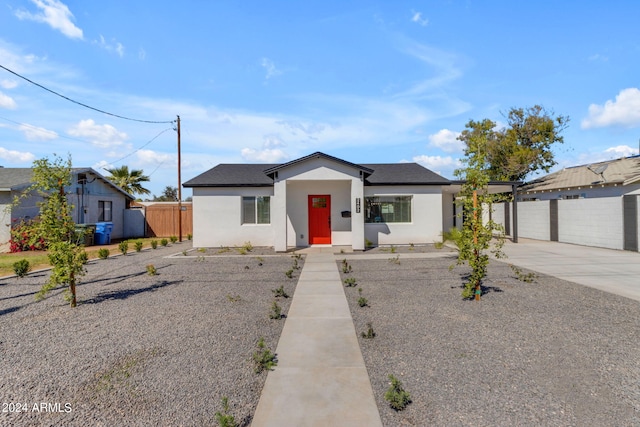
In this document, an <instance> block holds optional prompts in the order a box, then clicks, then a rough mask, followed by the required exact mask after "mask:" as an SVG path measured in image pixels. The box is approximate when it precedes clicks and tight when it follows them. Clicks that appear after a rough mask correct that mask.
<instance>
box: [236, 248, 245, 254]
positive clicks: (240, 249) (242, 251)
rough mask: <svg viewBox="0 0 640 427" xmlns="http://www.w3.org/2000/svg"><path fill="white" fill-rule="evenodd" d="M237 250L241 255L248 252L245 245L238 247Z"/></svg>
mask: <svg viewBox="0 0 640 427" xmlns="http://www.w3.org/2000/svg"><path fill="white" fill-rule="evenodd" d="M236 251H237V252H238V253H239V254H240V255H246V254H247V250H246V249H245V248H244V246H243V247H240V248H236Z"/></svg>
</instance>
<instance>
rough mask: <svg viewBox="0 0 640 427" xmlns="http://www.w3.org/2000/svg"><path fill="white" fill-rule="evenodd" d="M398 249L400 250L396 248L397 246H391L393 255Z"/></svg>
mask: <svg viewBox="0 0 640 427" xmlns="http://www.w3.org/2000/svg"><path fill="white" fill-rule="evenodd" d="M397 249H398V248H396V247H395V246H393V245H391V253H392V254H395V253H396V250H397Z"/></svg>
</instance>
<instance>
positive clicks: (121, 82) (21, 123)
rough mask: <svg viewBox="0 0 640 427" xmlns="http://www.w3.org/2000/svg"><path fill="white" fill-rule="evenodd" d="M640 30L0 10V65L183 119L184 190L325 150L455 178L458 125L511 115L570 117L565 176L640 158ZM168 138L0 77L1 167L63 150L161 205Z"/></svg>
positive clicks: (162, 128)
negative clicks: (140, 182)
mask: <svg viewBox="0 0 640 427" xmlns="http://www.w3.org/2000/svg"><path fill="white" fill-rule="evenodd" d="M638 16H640V3H638V2H636V1H632V0H626V1H617V0H612V1H608V2H601V1H592V0H587V1H581V2H578V1H565V2H559V1H546V0H540V1H535V2H514V1H506V0H505V1H497V0H486V1H471V0H467V1H455V0H449V1H429V2H426V1H402V0H399V1H393V2H390V1H383V0H380V1H378V0H367V1H349V2H344V1H333V0H323V1H306V2H291V1H277V0H275V1H269V2H265V1H246V0H245V1H205V0H186V1H184V2H179V3H176V2H165V1H162V0H156V1H146V0H145V1H143V0H138V1H134V2H132V1H129V0H127V1H124V0H110V1H108V2H95V1H90V2H87V1H79V0H77V1H71V0H64V1H60V0H2V7H0V65H2V66H4V67H6V68H9V69H11V70H13V71H15V72H17V73H19V74H21V75H23V76H25V77H27V78H29V79H31V80H33V81H35V82H37V83H39V84H42V85H44V86H46V87H48V88H49V89H51V90H54V91H56V92H59V93H62V94H64V95H66V96H67V97H69V98H72V99H74V100H77V101H79V102H82V103H85V104H88V105H90V106H93V107H96V108H98V109H101V110H105V111H108V112H111V113H114V114H117V115H121V116H126V117H130V118H135V119H141V120H151V121H171V120H174V119H175V118H176V115H180V117H181V131H182V132H181V136H182V178H183V181H186V180H187V179H190V178H192V177H194V176H196V175H198V174H200V173H202V172H204V171H205V170H207V169H209V168H211V167H213V166H215V165H217V164H218V163H228V162H270V163H276V162H284V161H287V160H292V159H295V158H297V157H300V156H304V155H307V154H310V153H312V152H315V151H323V152H326V153H327V154H331V155H334V156H337V157H340V158H343V159H345V160H348V161H351V162H355V163H358V162H362V163H375V162H401V161H414V162H418V163H420V164H422V165H424V166H426V167H428V168H430V169H431V170H433V171H436V172H439V173H441V174H442V175H444V176H446V177H449V178H451V177H452V172H453V170H454V169H455V168H456V167H457V166H458V163H457V162H458V159H459V158H460V157H461V155H462V151H461V145H460V143H459V141H457V140H456V139H455V138H456V136H457V134H458V132H460V131H462V130H463V129H464V125H465V123H467V122H468V121H469V120H470V119H474V120H481V119H484V118H489V119H492V120H494V121H497V122H499V123H500V122H504V118H503V115H502V113H506V112H507V111H508V110H509V109H510V108H511V107H529V106H533V105H535V104H541V105H543V106H544V107H545V108H547V109H548V110H552V111H554V112H555V113H556V114H561V115H565V116H569V117H570V119H571V121H570V126H569V128H568V129H566V130H565V132H564V133H563V135H564V137H565V143H564V144H563V145H561V146H558V147H557V148H556V158H557V160H558V163H559V165H558V167H563V166H571V165H576V164H584V163H590V162H594V161H598V160H604V159H611V158H617V157H621V156H625V155H632V154H637V153H638V141H639V139H640V129H639V128H640V89H639V88H640V26H638V24H637V17H638ZM176 140H177V138H176V132H175V131H174V130H173V129H172V125H171V124H146V123H140V122H135V121H130V120H122V119H118V118H115V117H113V116H108V115H104V114H100V113H98V112H95V111H92V110H89V109H86V108H83V107H81V106H79V105H76V104H73V103H71V102H68V101H66V100H63V99H61V98H59V97H56V96H55V95H52V94H50V93H48V92H46V91H44V90H42V89H40V88H38V87H36V86H33V85H31V84H29V83H28V82H26V81H24V80H22V79H20V78H18V77H16V76H15V75H12V74H11V73H9V72H7V71H5V70H3V69H0V165H3V166H5V167H28V166H31V164H32V162H33V160H34V159H38V158H42V157H47V156H51V155H52V154H53V153H57V154H59V155H63V156H66V154H67V153H70V154H71V156H72V159H73V163H74V166H91V167H94V168H95V169H97V170H98V171H100V172H102V173H105V174H106V172H105V171H104V170H103V169H102V168H103V167H113V166H120V165H123V164H126V165H129V167H130V168H135V169H143V170H144V172H145V173H146V174H149V175H151V182H150V183H149V185H148V187H149V189H151V190H152V192H153V193H154V194H160V193H161V192H162V189H163V188H164V187H165V186H167V185H173V186H175V185H176V184H177V149H176V146H177V144H176ZM187 195H188V193H187V192H184V196H187Z"/></svg>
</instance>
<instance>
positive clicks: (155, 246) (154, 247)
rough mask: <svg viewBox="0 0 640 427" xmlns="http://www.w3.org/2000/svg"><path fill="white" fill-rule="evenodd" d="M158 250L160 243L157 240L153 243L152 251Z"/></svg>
mask: <svg viewBox="0 0 640 427" xmlns="http://www.w3.org/2000/svg"><path fill="white" fill-rule="evenodd" d="M157 248H158V241H157V240H152V241H151V249H157Z"/></svg>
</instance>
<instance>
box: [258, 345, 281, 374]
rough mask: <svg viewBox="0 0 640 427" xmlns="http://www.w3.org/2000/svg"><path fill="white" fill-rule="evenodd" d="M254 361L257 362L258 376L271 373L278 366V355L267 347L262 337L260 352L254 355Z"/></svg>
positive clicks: (259, 346)
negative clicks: (264, 372) (266, 372)
mask: <svg viewBox="0 0 640 427" xmlns="http://www.w3.org/2000/svg"><path fill="white" fill-rule="evenodd" d="M253 361H254V362H255V371H256V374H259V373H261V372H263V371H270V370H271V369H272V368H273V367H274V366H276V365H277V364H278V360H277V358H276V355H275V354H273V352H272V351H271V350H270V349H269V348H268V347H267V346H266V344H265V343H264V338H262V337H260V339H259V340H258V351H256V352H255V353H253Z"/></svg>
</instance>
